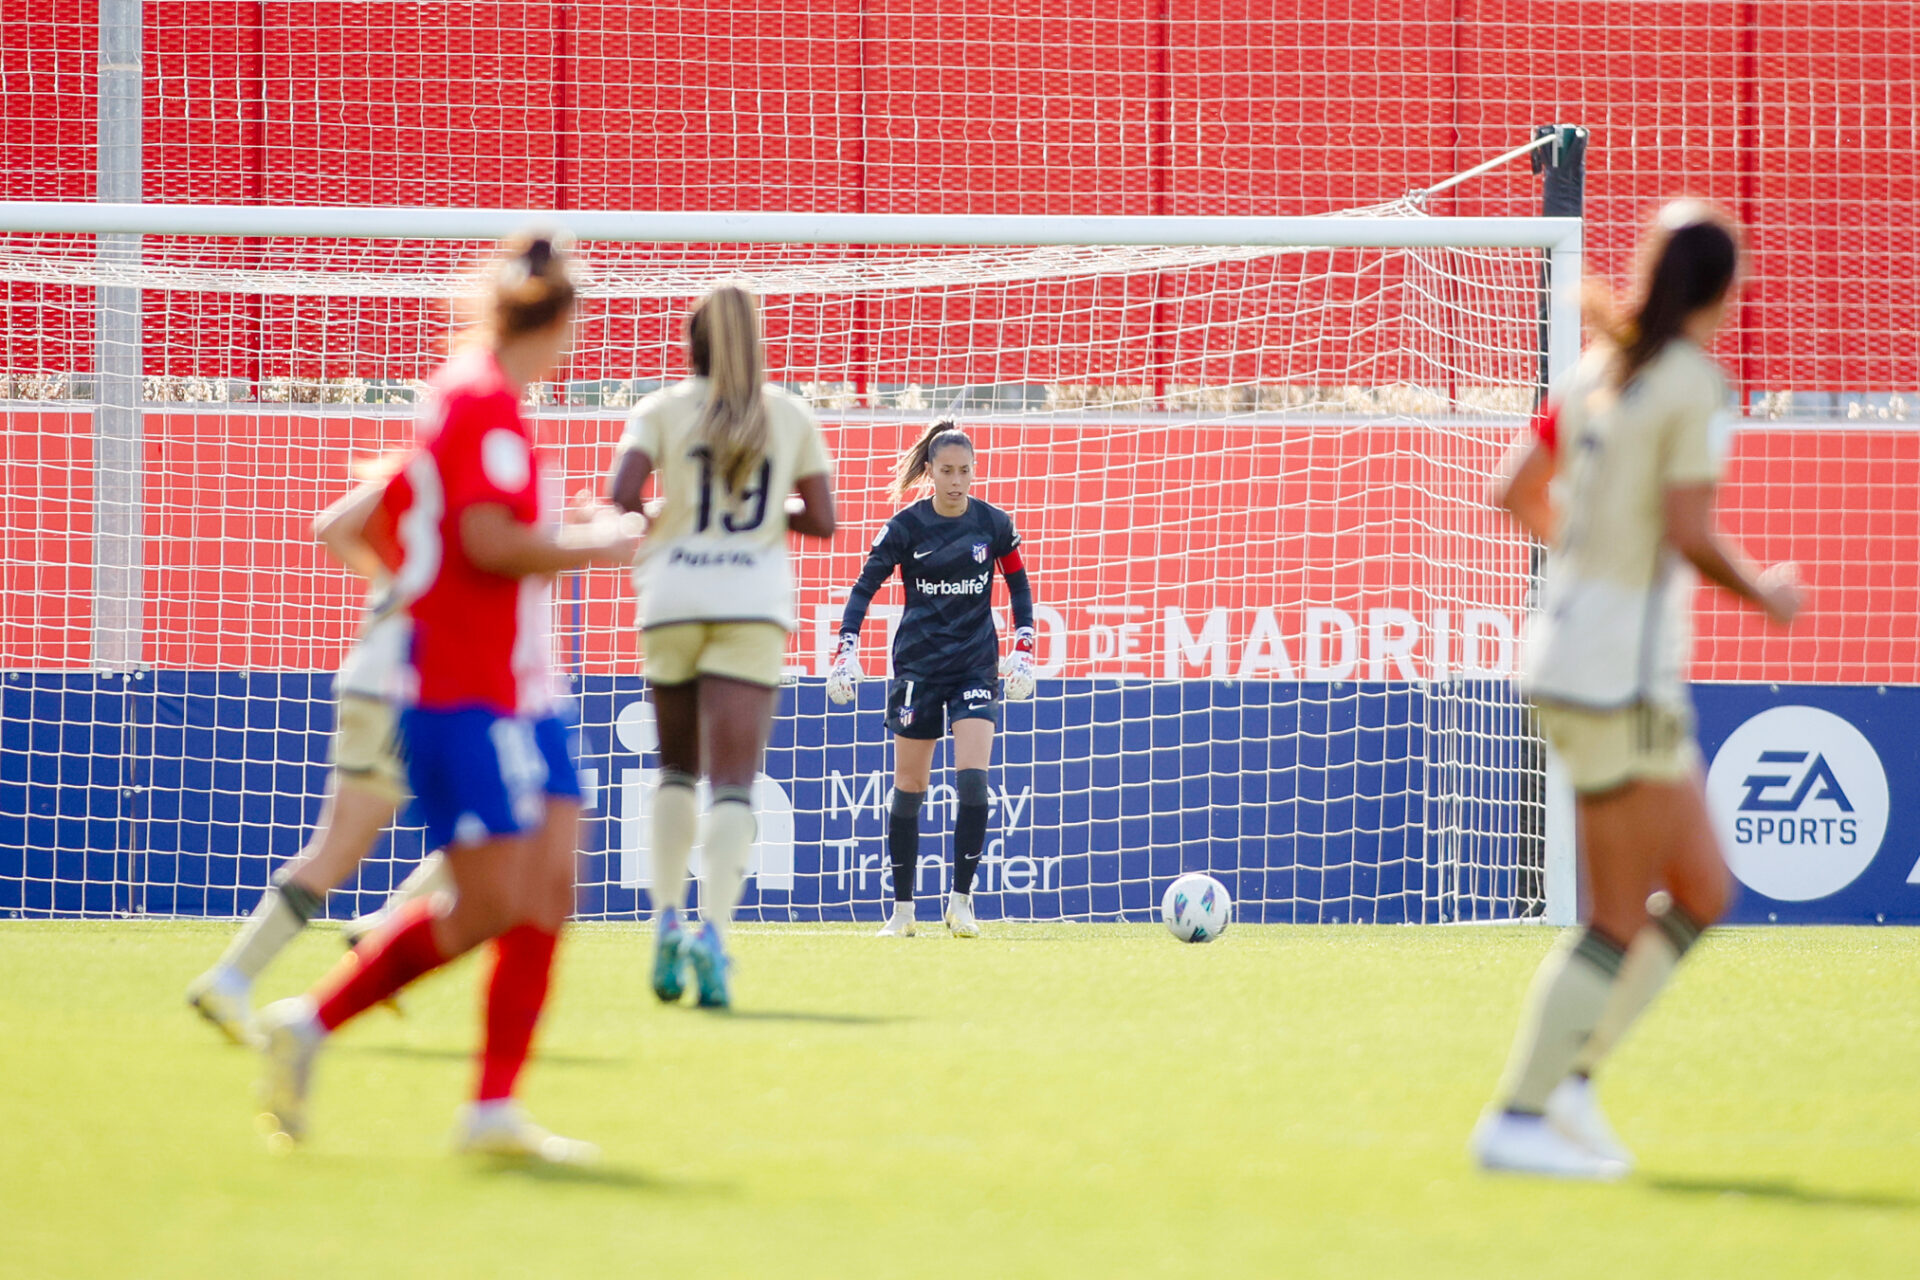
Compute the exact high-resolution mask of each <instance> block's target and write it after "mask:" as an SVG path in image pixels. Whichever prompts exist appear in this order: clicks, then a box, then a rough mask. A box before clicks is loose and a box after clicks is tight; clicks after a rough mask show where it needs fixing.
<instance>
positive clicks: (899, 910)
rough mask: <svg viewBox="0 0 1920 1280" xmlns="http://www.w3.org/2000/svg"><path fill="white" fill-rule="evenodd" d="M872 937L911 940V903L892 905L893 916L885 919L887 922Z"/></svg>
mask: <svg viewBox="0 0 1920 1280" xmlns="http://www.w3.org/2000/svg"><path fill="white" fill-rule="evenodd" d="M874 936H875V937H876V938H911V937H912V936H913V904H912V903H911V902H896V903H894V904H893V914H892V915H890V916H888V917H887V922H886V923H885V924H883V925H881V926H880V932H879V933H877V934H875V935H874Z"/></svg>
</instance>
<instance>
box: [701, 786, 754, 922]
mask: <svg viewBox="0 0 1920 1280" xmlns="http://www.w3.org/2000/svg"><path fill="white" fill-rule="evenodd" d="M750 794H751V793H750V792H748V790H747V788H745V787H717V788H715V789H714V800H713V807H712V808H711V809H708V810H707V820H706V824H705V827H704V829H703V830H702V832H701V839H700V868H701V874H700V918H701V919H702V920H704V921H706V922H707V923H708V924H710V925H712V926H713V927H714V928H716V929H718V930H720V932H721V934H722V935H724V934H725V933H726V931H727V926H728V925H730V924H732V923H733V910H734V908H735V907H737V906H739V905H740V893H741V891H742V890H743V889H745V888H746V884H747V863H748V861H749V860H750V859H751V858H752V857H753V841H754V837H755V835H756V834H757V833H758V827H759V824H758V823H757V822H755V820H754V816H753V805H752V803H751V802H750V800H749V799H748V796H749V795H750Z"/></svg>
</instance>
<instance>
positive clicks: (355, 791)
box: [187, 454, 450, 1045]
mask: <svg viewBox="0 0 1920 1280" xmlns="http://www.w3.org/2000/svg"><path fill="white" fill-rule="evenodd" d="M400 460H401V455H398V454H396V455H393V456H392V457H390V458H380V459H375V460H373V461H372V462H370V463H367V464H364V465H362V466H359V467H357V468H356V474H357V476H358V478H359V481H360V482H359V483H358V484H356V485H355V486H354V488H353V489H352V490H351V491H350V492H349V493H348V494H347V495H346V496H345V497H343V498H341V499H340V500H339V501H337V502H335V503H333V504H332V505H331V506H329V507H328V508H327V509H326V510H325V511H323V512H321V513H320V515H319V516H318V517H316V518H315V520H314V522H313V532H314V537H315V538H316V539H318V540H319V542H320V545H321V546H322V547H324V548H325V549H326V551H327V553H328V554H329V555H330V556H332V557H333V558H334V559H335V560H336V561H338V562H339V563H340V564H342V565H344V566H345V567H346V568H348V569H351V570H352V571H353V572H355V573H356V574H358V575H359V576H360V577H362V578H364V579H365V580H366V582H367V603H366V615H365V618H364V619H363V621H362V623H361V627H360V633H359V635H358V636H357V637H356V638H355V639H354V642H353V644H352V646H351V647H350V648H349V649H348V650H347V655H346V657H345V658H344V659H343V660H342V661H341V663H340V669H339V672H338V673H337V674H336V675H335V676H334V682H333V688H334V697H335V707H336V713H335V724H334V733H333V743H332V765H333V769H332V772H331V773H330V774H329V776H328V779H327V794H326V798H325V799H324V800H323V801H322V802H321V805H320V819H319V821H318V822H316V823H315V824H314V829H313V834H312V835H311V836H310V837H309V838H308V839H307V842H306V845H305V846H304V847H303V848H302V849H301V850H300V852H299V854H298V855H297V856H295V857H294V858H292V859H291V860H289V861H288V862H287V863H286V864H285V865H284V866H282V867H280V868H279V869H278V870H277V871H275V872H274V874H273V880H272V883H271V884H269V885H268V887H267V892H266V895H265V896H264V897H262V898H261V900H260V905H259V906H258V907H257V908H255V910H254V912H253V914H252V915H251V916H249V917H248V918H247V922H246V923H245V924H244V925H242V926H241V928H240V932H239V934H238V935H236V936H235V938H234V939H233V941H232V943H230V944H229V945H228V947H227V949H226V951H225V952H223V953H222V954H221V956H220V959H219V960H218V961H217V962H216V963H215V964H214V965H213V967H212V968H210V969H208V970H207V971H206V972H205V973H202V974H201V975H200V976H199V977H197V978H195V979H194V980H193V982H192V983H191V984H190V985H189V986H188V988H187V1001H188V1003H190V1004H191V1005H192V1006H193V1008H194V1009H195V1010H196V1011H197V1012H198V1013H199V1014H200V1016H201V1017H203V1018H205V1019H206V1020H207V1021H208V1022H210V1023H212V1024H213V1026H215V1027H216V1028H218V1029H219V1030H220V1031H221V1032H222V1033H223V1034H224V1035H225V1036H226V1037H227V1038H228V1039H229V1040H232V1041H233V1042H234V1043H236V1044H246V1045H257V1043H258V1032H257V1031H256V1029H255V1027H254V1022H253V1011H252V992H253V982H254V980H255V979H256V978H257V977H259V975H260V973H261V972H262V971H263V970H265V968H266V967H267V965H268V964H270V963H272V961H273V959H274V957H276V956H278V955H279V954H280V953H281V952H282V951H283V950H285V949H286V947H287V944H289V943H290V942H292V941H293V940H294V938H296V937H297V936H299V934H300V931H301V930H302V929H304V928H306V926H307V923H308V921H310V920H311V919H312V918H313V917H314V916H316V915H318V914H319V913H320V912H321V910H322V909H323V908H324V906H325V904H326V899H327V895H328V894H329V893H331V892H332V891H333V890H334V889H336V888H338V887H339V885H340V884H341V882H342V881H344V880H345V879H346V878H347V877H348V876H349V875H351V874H352V873H353V870H354V868H356V867H358V866H359V865H360V863H361V861H362V860H363V859H365V858H366V856H367V854H369V853H370V852H372V850H373V846H374V844H375V843H376V842H377V841H378V840H379V838H380V833H381V832H382V831H383V830H385V829H386V827H387V824H388V823H390V822H392V821H393V815H394V814H395V812H396V811H398V809H399V807H400V805H401V804H402V803H403V802H404V801H405V800H406V798H407V787H406V763H405V762H404V761H403V760H402V759H401V758H400V751H399V745H398V738H399V733H398V730H399V725H398V721H399V709H398V706H397V705H396V701H395V699H396V698H397V696H398V694H399V692H400V689H399V685H400V678H401V669H402V668H403V667H404V666H405V665H406V654H407V644H408V640H409V636H410V630H409V626H408V621H407V610H406V600H405V599H404V597H403V595H402V593H401V590H400V587H399V585H398V584H397V583H396V582H395V581H394V576H393V575H394V570H395V569H396V568H397V567H398V564H399V560H398V554H397V548H395V547H394V545H393V543H392V541H391V539H390V538H389V539H386V540H384V541H382V540H379V539H378V538H375V539H373V540H369V538H368V537H367V531H368V526H369V524H375V525H377V524H378V522H379V516H380V514H381V509H382V504H383V502H384V501H385V500H386V496H387V495H386V490H387V484H388V481H389V479H390V478H391V476H392V472H393V471H394V470H395V469H396V468H397V467H398V465H399V463H400ZM449 883H450V882H449V880H448V878H447V873H446V868H445V865H444V862H443V859H441V858H440V856H439V855H437V854H434V855H430V856H429V857H428V858H426V859H425V860H423V861H422V862H421V864H420V866H419V867H417V868H416V869H415V870H414V872H413V873H412V874H411V875H409V876H408V877H407V879H406V881H405V882H404V883H403V884H402V885H401V886H400V887H399V889H398V890H397V891H396V892H395V894H394V896H393V897H392V898H391V899H390V900H389V902H388V903H387V905H386V906H385V907H383V908H382V912H386V911H390V910H396V909H398V908H399V907H400V906H402V905H404V904H405V903H407V902H410V901H412V900H413V899H415V898H418V897H420V896H422V895H424V894H427V893H431V892H433V891H434V890H436V889H443V888H446V887H447V886H448V885H449ZM383 919H384V915H382V914H380V913H376V915H375V916H373V917H368V918H366V920H365V921H350V922H348V924H347V926H346V932H347V936H348V937H349V938H353V939H357V938H358V937H360V936H361V935H362V934H364V933H366V932H368V931H370V930H371V928H373V927H376V926H377V925H378V923H380V922H381V921H382V920H383Z"/></svg>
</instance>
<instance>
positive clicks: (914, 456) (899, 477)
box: [893, 418, 973, 498]
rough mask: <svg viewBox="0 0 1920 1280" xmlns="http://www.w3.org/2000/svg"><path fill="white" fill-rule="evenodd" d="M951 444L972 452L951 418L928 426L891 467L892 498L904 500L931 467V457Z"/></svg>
mask: <svg viewBox="0 0 1920 1280" xmlns="http://www.w3.org/2000/svg"><path fill="white" fill-rule="evenodd" d="M951 445H958V446H959V447H960V448H962V449H965V450H966V451H967V452H968V453H972V452H973V441H972V440H969V439H968V438H967V433H966V432H964V431H962V430H961V429H960V428H959V427H957V426H955V425H954V422H953V419H951V418H942V419H941V420H940V421H938V422H936V423H934V424H933V425H932V426H930V427H928V428H927V429H926V431H925V432H923V433H922V434H921V436H920V438H919V439H918V440H916V441H914V443H913V446H912V447H911V448H909V449H908V450H907V451H906V452H905V453H903V454H901V455H900V461H899V462H898V463H896V464H895V465H894V468H893V496H894V497H896V498H904V497H906V496H907V490H909V489H911V488H913V486H914V484H915V483H916V482H917V481H918V480H919V479H920V477H922V476H924V475H926V474H927V472H928V471H929V470H930V469H931V468H932V466H933V456H934V455H935V454H936V453H939V452H940V451H941V450H942V449H945V448H947V447H949V446H951Z"/></svg>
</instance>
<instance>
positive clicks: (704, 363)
mask: <svg viewBox="0 0 1920 1280" xmlns="http://www.w3.org/2000/svg"><path fill="white" fill-rule="evenodd" d="M687 363H688V364H689V365H691V366H692V368H693V371H694V373H696V374H698V375H699V376H701V377H703V378H705V379H707V381H708V383H709V387H708V394H707V407H706V410H705V412H703V413H702V414H701V416H700V422H699V424H698V425H697V426H696V427H695V428H694V437H695V438H696V439H698V440H699V441H700V442H701V443H702V444H704V445H706V446H707V449H708V450H709V452H710V453H711V455H712V457H713V465H714V469H715V470H716V471H718V472H719V474H720V476H721V477H722V479H723V480H724V481H725V483H726V485H727V487H728V488H730V489H737V488H738V487H739V486H740V482H741V481H742V480H743V479H745V478H746V474H747V472H748V470H749V469H750V468H752V466H753V464H754V463H756V462H758V461H760V459H761V458H762V457H764V456H765V455H766V452H767V398H766V394H765V384H766V356H765V354H764V351H763V349H762V346H761V342H760V309H759V308H758V307H757V306H756V305H755V304H754V300H753V295H752V294H750V293H748V292H747V291H746V290H745V289H741V288H738V287H736V286H734V285H722V286H720V287H719V288H718V289H715V290H714V291H713V292H712V293H710V294H708V295H707V296H706V297H705V298H702V299H701V300H700V305H699V306H697V307H695V308H694V309H693V314H692V315H690V316H688V317H687Z"/></svg>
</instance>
